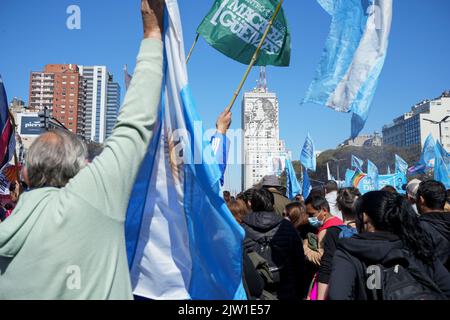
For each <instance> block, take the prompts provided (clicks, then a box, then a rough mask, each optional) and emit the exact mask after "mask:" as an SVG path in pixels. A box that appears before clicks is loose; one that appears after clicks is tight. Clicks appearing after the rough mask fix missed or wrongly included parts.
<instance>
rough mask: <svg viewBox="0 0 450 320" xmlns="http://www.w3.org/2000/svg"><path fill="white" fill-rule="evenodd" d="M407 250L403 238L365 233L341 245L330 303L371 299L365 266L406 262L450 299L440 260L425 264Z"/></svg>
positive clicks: (448, 279)
mask: <svg viewBox="0 0 450 320" xmlns="http://www.w3.org/2000/svg"><path fill="white" fill-rule="evenodd" d="M405 252H406V251H405V250H404V245H403V242H402V241H401V240H400V238H399V237H398V236H396V235H394V234H392V233H389V232H375V233H363V234H359V235H355V236H353V237H352V238H349V239H342V240H340V241H339V242H338V249H337V251H336V254H335V256H334V259H333V269H332V273H331V278H330V282H329V287H328V299H330V300H368V297H369V293H368V290H367V289H366V283H367V276H366V270H365V268H364V266H363V263H364V264H365V265H366V266H368V265H373V264H382V265H384V264H387V263H388V262H389V261H393V260H398V259H407V260H408V262H409V263H410V264H411V266H413V267H414V269H417V270H420V272H423V273H424V274H425V275H427V276H428V277H429V278H430V280H431V281H433V282H434V283H435V284H436V285H437V286H438V287H439V289H440V290H441V291H442V292H443V293H444V295H446V296H447V297H448V298H450V274H449V273H448V272H447V270H446V269H445V268H444V266H443V265H442V263H441V262H440V261H439V260H436V261H435V262H433V263H431V264H430V265H425V264H424V263H422V262H421V261H420V260H418V259H415V258H413V257H412V256H411V255H409V254H407V252H406V253H405Z"/></svg>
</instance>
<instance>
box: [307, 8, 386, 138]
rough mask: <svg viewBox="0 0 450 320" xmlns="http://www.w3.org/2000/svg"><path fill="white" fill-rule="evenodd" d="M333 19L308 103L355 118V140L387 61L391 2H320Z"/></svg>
mask: <svg viewBox="0 0 450 320" xmlns="http://www.w3.org/2000/svg"><path fill="white" fill-rule="evenodd" d="M317 1H318V2H319V4H320V5H321V6H322V7H323V8H324V9H325V11H327V12H328V13H329V14H330V15H331V16H332V22H331V30H330V34H329V36H328V39H327V41H326V45H325V50H324V52H323V54H322V58H321V62H320V65H319V67H318V69H317V71H316V77H315V79H314V80H313V82H312V83H311V85H310V87H309V89H308V92H307V94H306V98H305V100H304V102H312V103H317V104H320V105H325V106H328V107H330V108H332V109H334V110H336V111H339V112H352V113H353V116H352V122H351V127H352V128H351V138H355V137H356V136H358V134H359V133H360V132H361V130H362V128H363V127H364V125H365V122H366V120H367V117H368V114H369V107H370V104H371V103H372V100H373V97H374V95H375V91H376V87H377V84H378V78H379V76H380V73H381V70H382V68H383V65H384V61H385V58H386V53H387V48H388V42H389V41H388V40H389V33H390V29H391V21H392V0H317Z"/></svg>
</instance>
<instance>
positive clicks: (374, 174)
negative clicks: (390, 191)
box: [367, 160, 379, 190]
mask: <svg viewBox="0 0 450 320" xmlns="http://www.w3.org/2000/svg"><path fill="white" fill-rule="evenodd" d="M378 175H379V174H378V168H377V166H376V165H375V164H374V163H373V162H372V161H370V160H367V176H368V177H369V178H370V179H371V181H372V184H373V190H378V186H379V183H378Z"/></svg>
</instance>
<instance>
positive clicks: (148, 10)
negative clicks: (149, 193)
mask: <svg viewBox="0 0 450 320" xmlns="http://www.w3.org/2000/svg"><path fill="white" fill-rule="evenodd" d="M141 6H142V7H141V9H142V10H141V11H142V21H143V26H144V40H142V43H141V47H140V51H139V55H138V57H137V64H136V69H135V72H134V75H133V79H132V81H131V84H130V87H129V89H128V91H127V94H126V96H125V101H124V104H123V106H122V108H121V111H120V114H119V117H118V122H117V124H116V126H115V128H114V130H113V132H112V135H111V137H110V138H109V139H108V140H107V141H106V145H105V149H104V151H103V152H102V153H101V154H100V155H99V156H98V157H97V158H96V159H95V160H94V161H93V162H92V163H91V164H90V165H89V166H87V167H86V168H84V169H83V170H82V171H81V172H80V173H79V174H78V175H77V176H76V177H75V178H74V179H73V180H72V181H71V182H70V183H69V184H68V185H67V188H66V189H67V192H72V193H75V194H76V195H77V196H79V197H80V198H83V199H84V200H85V201H86V202H88V203H89V204H90V205H91V206H93V207H95V208H97V209H99V210H100V211H101V212H103V213H104V214H106V215H109V216H111V217H112V218H114V219H118V220H121V221H122V220H124V219H125V213H126V209H127V205H128V200H129V196H130V193H131V189H132V186H133V183H134V180H135V177H136V175H137V173H138V170H139V167H140V165H141V162H142V160H143V159H144V156H145V153H146V151H147V148H148V145H149V143H150V141H151V139H152V137H153V134H154V131H155V127H156V124H157V121H159V119H158V118H159V112H158V111H159V104H160V100H161V86H162V65H163V44H162V41H161V39H162V35H161V30H162V19H163V6H164V1H163V0H149V1H147V0H142V3H141Z"/></svg>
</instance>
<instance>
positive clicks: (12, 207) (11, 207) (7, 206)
mask: <svg viewBox="0 0 450 320" xmlns="http://www.w3.org/2000/svg"><path fill="white" fill-rule="evenodd" d="M4 208H5V210H12V209H14V206H13V205H12V204H11V203H7V204H5V206H4Z"/></svg>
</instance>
